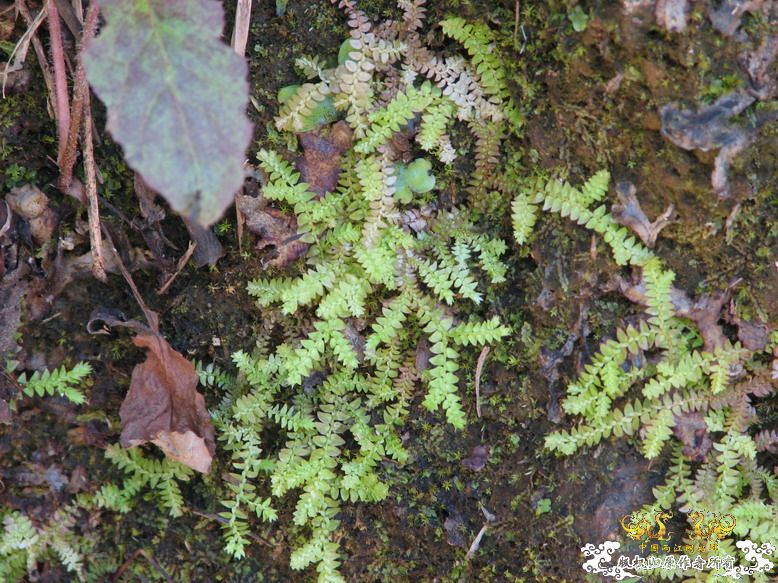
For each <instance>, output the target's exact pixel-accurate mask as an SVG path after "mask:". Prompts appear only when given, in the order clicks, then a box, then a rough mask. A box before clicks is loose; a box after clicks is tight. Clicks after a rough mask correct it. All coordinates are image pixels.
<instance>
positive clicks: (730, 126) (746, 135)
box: [659, 90, 755, 198]
mask: <svg viewBox="0 0 778 583" xmlns="http://www.w3.org/2000/svg"><path fill="white" fill-rule="evenodd" d="M754 101H755V99H754V97H753V96H752V95H750V94H749V93H747V92H746V91H742V90H740V91H733V92H732V93H728V94H727V95H724V96H722V97H720V98H719V99H718V100H716V102H714V103H712V104H711V105H707V106H704V107H700V108H698V109H696V110H692V109H684V108H682V107H681V106H680V105H679V104H677V103H669V104H667V105H665V106H663V107H662V108H661V109H660V110H659V113H660V116H661V118H662V135H663V136H665V137H666V138H667V139H669V140H670V141H671V142H673V143H674V144H675V145H676V146H680V147H681V148H683V149H685V150H701V151H703V152H708V151H710V150H716V149H719V153H718V155H717V156H716V160H715V163H714V167H713V173H712V174H711V183H712V185H713V190H714V191H715V192H716V193H717V194H718V195H719V196H721V197H722V198H726V197H728V196H729V194H730V193H729V184H728V177H727V173H728V171H729V163H730V161H731V160H732V158H734V157H735V156H736V155H737V154H738V153H739V152H740V151H741V150H742V149H743V148H745V147H746V146H747V145H748V144H749V143H751V141H752V139H753V137H754V135H755V131H754V129H749V130H746V129H743V128H742V127H741V126H739V125H737V124H735V123H733V122H732V121H731V118H732V117H733V116H735V115H738V114H739V113H742V112H743V111H744V110H745V109H746V108H747V107H749V106H750V105H751V104H752V103H753V102H754Z"/></svg>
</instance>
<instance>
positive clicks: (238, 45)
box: [232, 0, 251, 250]
mask: <svg viewBox="0 0 778 583" xmlns="http://www.w3.org/2000/svg"><path fill="white" fill-rule="evenodd" d="M250 26H251V0H238V6H237V8H236V9H235V27H234V28H233V29H232V49H233V50H234V51H235V52H236V53H237V54H238V55H240V56H241V57H245V56H246V45H247V44H248V40H249V28H250ZM241 194H243V189H241V190H240V191H239V192H238V194H236V195H235V200H236V201H237V200H238V196H239V195H241ZM235 219H236V222H237V233H238V250H240V249H242V248H243V224H244V223H245V222H246V218H245V217H244V216H243V213H242V212H241V210H240V209H239V208H238V205H237V204H236V205H235Z"/></svg>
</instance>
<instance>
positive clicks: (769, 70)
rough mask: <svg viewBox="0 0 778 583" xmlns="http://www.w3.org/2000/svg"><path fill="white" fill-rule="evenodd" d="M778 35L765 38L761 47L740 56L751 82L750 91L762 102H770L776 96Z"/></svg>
mask: <svg viewBox="0 0 778 583" xmlns="http://www.w3.org/2000/svg"><path fill="white" fill-rule="evenodd" d="M777 59H778V34H771V35H768V36H766V37H765V38H763V39H762V40H761V41H760V43H759V46H757V47H756V48H754V49H752V50H746V51H744V52H743V53H742V54H741V55H740V62H741V64H742V65H743V67H744V68H745V70H746V72H747V73H748V78H749V80H750V81H751V84H750V86H749V91H750V92H751V94H752V95H753V96H754V97H756V98H757V99H759V100H760V101H768V100H770V99H772V98H773V97H774V96H775V91H776V79H778V66H776V65H777V63H776V60H777Z"/></svg>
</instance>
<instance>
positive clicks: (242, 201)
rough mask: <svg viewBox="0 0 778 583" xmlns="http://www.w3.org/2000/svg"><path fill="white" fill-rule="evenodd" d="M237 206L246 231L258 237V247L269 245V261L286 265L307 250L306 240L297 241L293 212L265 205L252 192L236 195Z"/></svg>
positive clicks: (298, 237)
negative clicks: (244, 220) (249, 194)
mask: <svg viewBox="0 0 778 583" xmlns="http://www.w3.org/2000/svg"><path fill="white" fill-rule="evenodd" d="M238 208H239V209H240V212H242V213H243V215H244V216H245V217H246V226H247V227H248V228H249V231H251V232H252V233H254V234H255V235H258V236H259V238H260V240H259V242H258V243H257V249H266V248H271V249H272V253H271V259H269V260H268V261H267V264H268V265H271V266H273V267H285V266H287V265H289V264H290V263H292V262H294V261H296V260H297V259H299V258H300V257H302V256H303V255H305V253H306V252H307V251H308V243H304V242H303V241H300V235H298V233H297V219H296V218H295V217H294V216H293V215H287V214H285V213H283V212H281V211H279V210H277V209H274V208H270V207H265V206H264V205H263V203H262V200H261V199H259V198H254V197H253V196H242V195H241V196H239V197H238Z"/></svg>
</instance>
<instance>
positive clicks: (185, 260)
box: [157, 241, 197, 296]
mask: <svg viewBox="0 0 778 583" xmlns="http://www.w3.org/2000/svg"><path fill="white" fill-rule="evenodd" d="M196 247H197V243H195V242H194V241H189V246H188V247H187V248H186V252H184V254H183V255H182V256H181V259H179V260H178V264H177V265H176V272H175V273H174V274H173V275H171V276H170V277H168V279H167V281H166V282H165V283H164V284H162V287H160V288H159V289H158V290H157V295H160V296H161V295H162V294H164V293H166V292H167V290H168V289H169V288H170V286H171V285H172V284H173V282H174V281H175V280H176V278H177V277H178V275H179V274H180V273H181V272H182V271H183V270H184V267H186V264H187V263H189V259H191V257H192V253H194V250H195V248H196Z"/></svg>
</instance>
